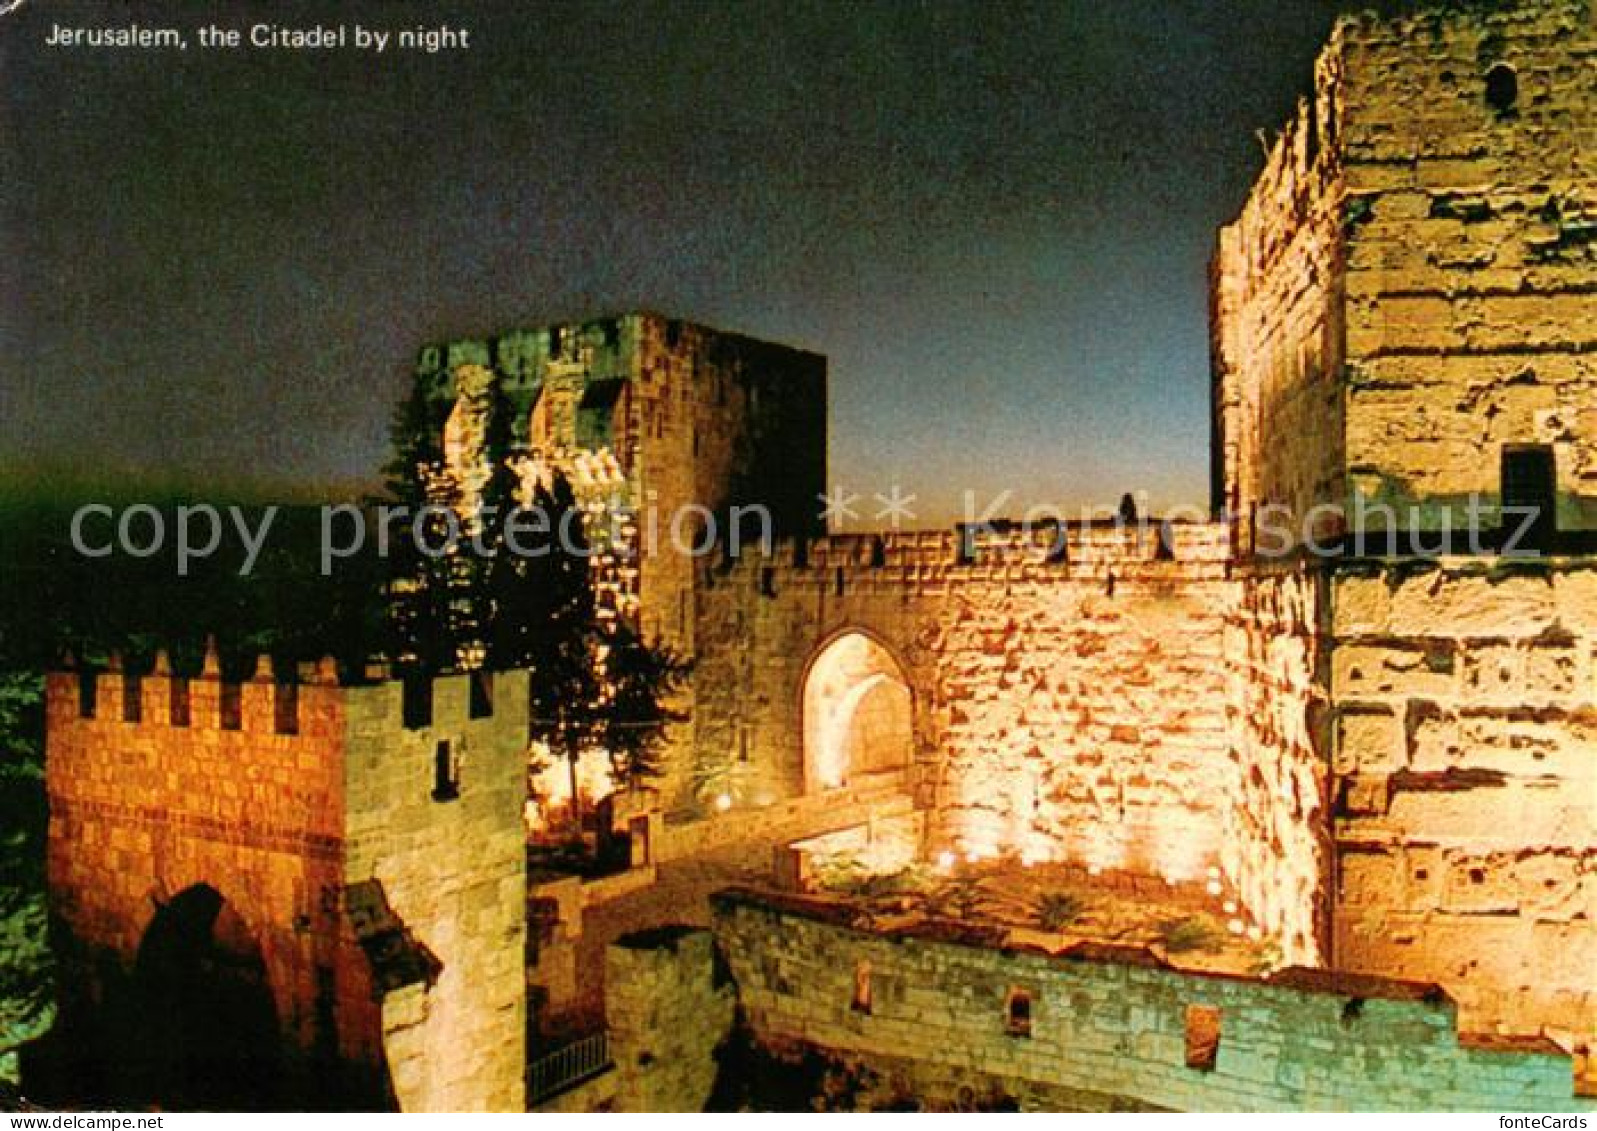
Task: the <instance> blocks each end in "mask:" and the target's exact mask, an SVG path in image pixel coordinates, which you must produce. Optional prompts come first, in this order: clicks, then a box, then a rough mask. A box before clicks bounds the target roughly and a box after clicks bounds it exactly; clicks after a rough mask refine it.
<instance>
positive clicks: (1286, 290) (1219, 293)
mask: <svg viewBox="0 0 1597 1131" xmlns="http://www.w3.org/2000/svg"><path fill="white" fill-rule="evenodd" d="M1340 66H1341V63H1340V58H1339V55H1338V52H1337V49H1336V46H1335V44H1334V43H1333V45H1332V47H1330V48H1328V49H1327V50H1326V51H1325V53H1324V54H1323V55H1322V56H1321V58H1320V60H1319V62H1318V64H1317V66H1316V73H1315V79H1316V82H1315V88H1314V90H1313V92H1311V94H1310V95H1309V96H1308V97H1307V98H1306V99H1304V100H1302V101H1301V102H1300V103H1299V106H1298V108H1297V112H1296V113H1295V115H1294V116H1293V117H1292V119H1291V120H1290V121H1289V122H1288V123H1287V125H1286V126H1285V128H1283V129H1282V131H1281V133H1280V134H1279V135H1278V136H1277V137H1276V139H1275V141H1274V144H1273V145H1272V146H1271V148H1270V151H1269V154H1268V156H1267V159H1266V161H1265V167H1264V169H1263V171H1262V172H1261V173H1260V174H1259V177H1258V179H1257V180H1256V181H1255V182H1254V187H1253V191H1252V193H1251V195H1250V196H1249V197H1248V200H1247V203H1246V204H1245V205H1244V206H1243V209H1242V212H1241V214H1240V215H1239V216H1238V217H1237V219H1236V220H1235V221H1234V222H1232V223H1231V224H1230V225H1228V226H1226V227H1225V228H1222V229H1221V231H1220V235H1219V242H1218V247H1217V250H1216V254H1215V257H1214V263H1213V267H1212V279H1211V291H1210V294H1211V297H1210V305H1211V312H1212V321H1213V332H1212V335H1211V352H1212V367H1213V373H1214V382H1215V384H1214V403H1213V408H1212V411H1213V422H1212V433H1213V445H1214V451H1213V458H1214V460H1215V483H1214V496H1215V497H1214V503H1215V506H1216V508H1217V509H1220V510H1223V511H1224V512H1225V513H1228V514H1231V515H1234V516H1236V518H1237V520H1238V521H1237V535H1238V539H1239V549H1240V551H1241V553H1242V554H1243V555H1244V556H1246V555H1248V554H1250V553H1251V552H1252V550H1253V548H1254V546H1255V542H1256V540H1257V541H1259V542H1260V543H1262V544H1263V545H1264V546H1265V547H1266V548H1270V547H1274V548H1276V549H1285V548H1287V547H1289V546H1291V545H1295V544H1297V543H1298V542H1300V541H1301V539H1302V537H1303V534H1304V527H1303V526H1302V525H1301V521H1297V522H1287V523H1277V524H1276V525H1277V526H1278V527H1279V528H1280V531H1279V533H1278V534H1268V533H1256V529H1255V527H1256V522H1262V521H1264V520H1267V519H1268V513H1267V512H1266V511H1265V508H1269V507H1278V508H1285V509H1286V511H1287V512H1289V513H1290V514H1291V515H1292V516H1295V518H1297V519H1299V520H1301V519H1302V518H1303V517H1304V516H1308V515H1309V514H1311V512H1312V511H1313V508H1315V507H1317V506H1319V505H1320V504H1322V503H1334V502H1338V501H1340V500H1341V499H1342V498H1343V497H1344V495H1345V490H1346V488H1345V456H1344V436H1343V430H1344V425H1343V411H1344V398H1343V389H1342V381H1341V376H1342V368H1343V362H1344V360H1345V330H1344V313H1343V311H1344V302H1343V298H1342V285H1343V273H1344V272H1343V259H1344V256H1345V254H1346V253H1345V250H1344V248H1343V245H1342V240H1341V234H1342V225H1343V216H1342V207H1341V206H1342V198H1343V191H1344V190H1343V174H1342V169H1341V161H1340V142H1341V131H1342V129H1343V125H1342V118H1343V113H1344V111H1343V107H1342V96H1341V91H1340V85H1339V82H1338V74H1339V71H1340ZM1335 528H1336V522H1335V520H1334V518H1331V517H1330V516H1325V517H1324V518H1322V519H1320V520H1319V521H1317V522H1315V524H1314V525H1313V527H1312V529H1313V530H1314V531H1315V532H1316V533H1322V534H1323V533H1329V532H1330V531H1332V530H1334V529H1335Z"/></svg>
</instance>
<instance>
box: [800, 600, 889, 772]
mask: <svg viewBox="0 0 1597 1131" xmlns="http://www.w3.org/2000/svg"><path fill="white" fill-rule="evenodd" d="M801 695H802V697H803V737H804V792H805V793H806V794H810V793H818V792H821V791H823V790H827V789H838V788H841V787H843V786H846V785H849V784H853V783H855V782H857V781H858V779H859V778H861V777H864V776H867V775H870V774H875V773H883V772H888V771H894V770H902V769H905V768H907V767H908V766H909V764H910V759H911V757H912V755H913V751H914V718H915V710H914V708H915V703H914V694H913V692H912V691H911V690H910V683H909V679H908V677H907V676H906V674H905V671H904V666H903V665H902V664H901V663H899V661H898V659H897V657H895V656H894V655H893V653H892V652H890V651H889V650H888V648H887V646H886V645H885V644H884V643H883V642H882V641H881V640H880V639H879V638H878V637H877V636H876V635H875V634H874V633H871V632H868V631H866V630H864V629H858V628H853V629H845V630H843V631H841V632H838V633H835V634H833V635H832V636H831V637H830V638H828V639H827V640H826V641H825V642H823V643H822V644H821V646H820V647H819V648H818V649H817V650H816V652H815V655H814V656H813V657H811V659H810V662H809V664H808V665H807V666H806V668H805V671H804V680H803V683H802V691H801Z"/></svg>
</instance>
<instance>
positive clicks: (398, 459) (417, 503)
mask: <svg viewBox="0 0 1597 1131" xmlns="http://www.w3.org/2000/svg"><path fill="white" fill-rule="evenodd" d="M392 442H393V447H394V458H393V459H392V460H391V461H390V462H389V464H388V466H387V467H386V468H385V469H384V470H385V472H386V476H387V480H386V481H387V486H388V491H389V493H390V494H391V495H392V496H393V498H394V500H395V502H397V503H398V504H399V505H400V506H402V507H404V508H405V513H407V514H408V515H419V514H421V513H422V512H423V511H424V510H427V508H429V507H436V506H439V505H450V504H451V503H452V500H451V499H449V498H448V497H447V494H446V493H445V492H444V491H443V490H442V476H443V475H444V474H445V468H444V452H443V414H442V412H441V411H440V409H439V406H438V403H437V401H436V400H435V398H434V397H433V396H432V391H431V381H430V379H429V377H428V376H427V375H424V374H418V375H417V378H416V383H415V385H414V387H413V388H412V389H411V392H410V395H409V396H408V397H407V398H406V399H405V400H403V401H402V402H400V405H399V408H398V410H397V411H396V412H395V414H394V423H393V429H392ZM447 526H448V523H447V521H446V519H445V517H444V516H443V515H442V514H441V513H440V512H438V511H437V510H428V511H427V517H426V518H425V519H422V520H421V521H419V522H417V523H416V525H415V526H414V527H413V528H412V527H410V526H409V525H408V524H407V529H406V530H405V531H404V532H403V533H402V534H401V535H400V536H399V537H398V538H397V539H396V540H395V544H394V547H393V556H392V558H391V562H392V568H391V572H390V580H389V587H388V610H387V611H388V625H389V634H390V653H391V654H392V656H393V657H394V659H395V660H397V661H398V662H400V663H402V664H408V665H414V666H415V667H417V668H419V669H421V670H422V671H424V672H428V673H431V672H437V671H443V670H447V669H448V668H449V667H451V666H452V665H453V663H454V659H455V656H454V651H455V649H454V640H453V638H452V633H451V632H450V612H449V605H450V590H451V588H452V586H451V578H450V571H449V565H448V563H447V562H445V561H444V560H443V559H442V558H439V557H434V556H432V555H429V554H427V553H424V552H423V550H422V547H421V545H420V544H419V543H420V542H421V541H422V540H423V539H425V540H426V541H427V544H428V545H429V546H436V545H439V544H441V542H442V540H443V538H444V536H445V535H446V534H447ZM412 533H414V534H416V535H419V537H412Z"/></svg>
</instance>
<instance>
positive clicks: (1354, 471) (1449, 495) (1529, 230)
mask: <svg viewBox="0 0 1597 1131" xmlns="http://www.w3.org/2000/svg"><path fill="white" fill-rule="evenodd" d="M1594 49H1597V17H1594V15H1593V9H1592V7H1591V5H1590V4H1589V2H1588V0H1535V2H1534V3H1519V4H1491V5H1484V4H1482V5H1468V6H1462V5H1461V6H1456V7H1454V8H1452V9H1451V10H1447V9H1443V10H1439V11H1435V12H1431V13H1428V14H1425V15H1420V16H1415V17H1412V18H1409V19H1404V20H1387V21H1378V20H1374V19H1364V20H1357V21H1352V22H1350V23H1348V24H1346V25H1345V26H1344V28H1343V30H1342V33H1341V34H1340V36H1339V37H1338V39H1337V40H1336V41H1335V42H1334V43H1333V45H1332V48H1331V52H1332V53H1333V54H1334V55H1339V56H1340V58H1341V59H1342V70H1343V78H1342V82H1341V99H1342V101H1343V103H1344V105H1345V107H1346V110H1345V113H1344V115H1343V129H1342V136H1341V138H1340V141H1339V148H1340V150H1341V152H1342V161H1343V176H1344V179H1345V191H1346V198H1345V200H1344V201H1343V204H1342V219H1343V227H1344V230H1345V231H1346V233H1347V235H1346V246H1347V252H1346V276H1345V284H1344V287H1345V292H1346V304H1347V305H1346V309H1347V316H1346V322H1347V330H1346V334H1347V360H1348V371H1347V389H1346V422H1347V424H1346V427H1347V435H1346V445H1347V466H1348V471H1349V474H1350V477H1351V481H1352V486H1353V487H1355V488H1356V489H1358V490H1360V491H1362V492H1363V493H1365V494H1366V495H1370V496H1374V497H1377V498H1380V499H1382V500H1385V501H1390V502H1392V503H1393V504H1395V505H1397V506H1398V507H1400V508H1406V507H1407V506H1408V505H1410V504H1423V506H1422V510H1421V513H1420V521H1421V524H1422V525H1425V526H1434V525H1436V524H1437V522H1438V521H1439V519H1438V517H1437V514H1436V510H1437V508H1438V507H1439V506H1442V505H1446V504H1449V503H1453V504H1459V503H1461V502H1462V500H1463V497H1464V496H1465V495H1467V494H1468V493H1470V492H1479V493H1481V494H1483V495H1485V496H1487V498H1488V500H1489V501H1490V502H1491V503H1493V504H1495V502H1496V501H1497V499H1498V494H1499V461H1498V452H1499V449H1500V448H1501V446H1502V445H1503V444H1506V443H1545V444H1550V445H1552V446H1553V447H1554V450H1555V454H1556V457H1557V467H1558V489H1559V516H1560V520H1561V523H1562V525H1564V526H1565V527H1566V528H1573V527H1576V526H1582V527H1587V528H1590V527H1593V526H1597V367H1594V365H1593V362H1592V357H1593V353H1592V351H1593V349H1594V348H1597V297H1594V288H1597V242H1594V237H1597V164H1594V158H1593V153H1594V151H1597V146H1594V145H1593V134H1592V123H1593V121H1597V85H1594V84H1593V83H1592V78H1591V55H1592V52H1593V50H1594ZM1510 86H1512V88H1513V90H1512V93H1513V99H1512V103H1511V104H1508V102H1507V99H1506V95H1507V94H1508V93H1509V88H1510Z"/></svg>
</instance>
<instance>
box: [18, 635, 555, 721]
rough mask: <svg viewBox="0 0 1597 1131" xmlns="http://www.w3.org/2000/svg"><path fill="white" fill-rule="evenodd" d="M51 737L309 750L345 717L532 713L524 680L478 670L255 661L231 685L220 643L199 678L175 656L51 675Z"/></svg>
mask: <svg viewBox="0 0 1597 1131" xmlns="http://www.w3.org/2000/svg"><path fill="white" fill-rule="evenodd" d="M46 709H47V711H48V712H49V719H50V733H51V734H52V735H60V734H64V733H67V732H70V731H73V730H75V729H77V728H83V727H88V728H94V729H103V728H107V727H116V726H124V727H136V728H139V729H140V731H141V732H142V733H145V734H151V733H154V732H158V731H161V730H169V731H186V732H195V731H204V732H219V733H221V734H229V733H231V734H237V735H240V736H243V737H244V738H248V739H255V738H271V739H273V740H278V741H288V742H291V743H292V742H293V741H294V740H300V741H301V742H304V743H311V742H314V741H323V740H327V739H334V738H338V737H339V736H340V735H341V732H342V728H343V726H344V724H345V720H346V719H358V720H359V722H360V723H361V724H362V725H363V726H366V727H371V728H375V729H378V730H382V729H388V730H394V731H399V730H412V731H415V730H445V729H457V730H458V729H460V728H461V727H464V726H465V725H466V724H468V723H471V722H474V721H477V720H482V719H490V718H494V717H495V716H496V715H499V714H501V713H503V712H520V714H521V715H524V714H525V711H526V673H525V672H509V673H503V672H500V673H496V672H488V671H472V672H458V673H448V674H444V675H437V676H431V677H426V678H417V677H415V676H412V675H409V674H406V673H402V672H396V671H394V670H393V669H392V668H390V666H389V665H387V664H384V663H368V664H366V665H365V666H364V667H363V668H362V669H361V670H360V671H359V672H356V673H345V674H342V675H341V674H340V672H339V667H338V663H337V661H335V660H334V659H333V658H332V657H331V656H325V657H323V658H322V659H320V660H317V661H311V662H302V663H298V664H295V665H294V666H293V669H292V671H288V672H283V673H279V672H278V671H277V666H276V665H274V663H273V661H272V658H271V657H270V656H268V655H264V654H262V655H259V656H257V657H256V660H255V663H254V665H253V674H252V675H251V676H250V677H249V678H248V679H242V680H239V679H229V678H227V677H225V676H224V675H223V673H222V665H221V663H220V660H219V657H218V655H217V652H216V649H215V647H214V645H212V646H210V647H208V649H207V651H206V655H205V659H204V662H203V664H202V666H201V669H200V671H199V672H198V673H197V674H195V675H183V674H180V673H178V672H177V671H175V670H174V669H173V666H172V664H171V661H170V659H169V657H168V654H167V653H166V652H165V651H164V650H163V651H160V652H157V653H156V656H155V660H154V662H153V663H152V664H151V666H150V669H149V670H148V671H144V672H134V671H131V670H129V669H128V667H127V666H126V665H125V664H124V663H123V661H122V659H121V657H120V656H118V655H116V654H113V655H112V658H111V660H110V662H109V664H108V665H107V667H106V668H104V669H95V668H90V667H80V666H78V665H76V664H75V663H73V662H72V661H71V659H70V658H68V660H67V662H66V663H65V664H64V665H63V667H62V669H60V670H57V671H53V672H50V673H49V674H48V675H47V677H46Z"/></svg>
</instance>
